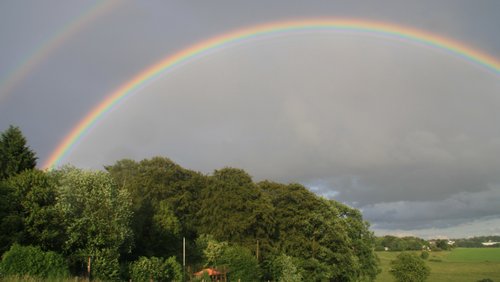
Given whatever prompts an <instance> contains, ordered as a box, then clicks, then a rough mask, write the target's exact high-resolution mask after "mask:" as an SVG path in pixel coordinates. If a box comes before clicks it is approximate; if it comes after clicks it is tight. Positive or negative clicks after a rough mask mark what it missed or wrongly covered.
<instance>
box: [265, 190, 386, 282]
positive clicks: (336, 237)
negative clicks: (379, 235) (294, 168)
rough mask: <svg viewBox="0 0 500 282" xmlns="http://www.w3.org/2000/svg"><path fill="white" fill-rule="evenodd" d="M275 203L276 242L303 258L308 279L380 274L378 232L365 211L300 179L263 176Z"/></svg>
mask: <svg viewBox="0 0 500 282" xmlns="http://www.w3.org/2000/svg"><path fill="white" fill-rule="evenodd" d="M259 186H260V188H261V189H262V190H263V191H264V192H265V193H266V194H267V195H268V196H269V198H270V199H271V202H272V205H273V206H274V212H273V218H274V219H275V221H276V223H277V229H278V230H277V240H276V243H275V245H276V248H277V249H278V252H279V253H286V254H287V255H291V256H293V257H297V258H301V260H302V262H301V268H302V269H303V272H302V274H303V277H304V279H305V280H307V281H322V280H342V281H350V280H356V279H358V278H366V279H374V278H375V276H376V275H377V273H378V272H379V269H378V267H377V258H376V256H375V254H374V252H373V248H374V236H373V234H372V233H371V232H370V231H369V230H368V225H367V223H365V222H363V220H362V217H361V214H360V213H359V211H356V210H354V209H351V208H349V207H347V206H345V205H342V204H340V203H337V202H335V201H330V200H326V199H323V198H320V197H318V196H316V195H314V194H313V193H312V192H310V191H308V190H307V189H306V188H305V187H303V186H302V185H299V184H291V185H283V184H278V183H273V182H268V181H265V182H262V183H260V184H259Z"/></svg>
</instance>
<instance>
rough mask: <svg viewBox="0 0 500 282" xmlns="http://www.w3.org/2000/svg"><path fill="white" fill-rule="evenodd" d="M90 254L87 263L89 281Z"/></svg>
mask: <svg viewBox="0 0 500 282" xmlns="http://www.w3.org/2000/svg"><path fill="white" fill-rule="evenodd" d="M90 262H91V260H90V256H89V260H88V263H87V275H88V278H89V281H90Z"/></svg>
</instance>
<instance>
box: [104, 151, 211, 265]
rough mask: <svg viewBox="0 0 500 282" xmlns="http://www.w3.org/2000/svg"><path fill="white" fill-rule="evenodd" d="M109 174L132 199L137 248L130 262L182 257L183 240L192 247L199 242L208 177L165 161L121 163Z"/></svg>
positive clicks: (160, 158) (124, 161) (192, 259)
mask: <svg viewBox="0 0 500 282" xmlns="http://www.w3.org/2000/svg"><path fill="white" fill-rule="evenodd" d="M106 170H107V171H108V172H109V174H110V175H111V177H112V178H113V180H115V182H116V183H117V184H118V186H119V187H121V188H122V189H125V190H127V191H128V192H129V194H130V195H131V197H132V201H133V202H132V210H133V217H132V225H131V226H132V230H133V232H134V246H135V247H134V251H133V253H132V254H131V256H130V259H132V260H135V259H137V258H138V257H140V256H146V257H151V256H157V257H169V256H172V255H178V256H180V255H181V253H179V250H181V244H179V242H181V240H180V238H181V237H186V241H187V242H188V244H191V243H190V242H194V241H195V239H196V237H197V228H196V224H195V222H196V221H197V218H196V212H197V211H198V210H199V201H198V199H199V193H200V191H201V190H202V187H203V186H204V185H205V177H204V176H202V175H201V174H200V173H196V172H193V171H190V170H187V169H184V168H182V167H180V166H179V165H177V164H175V163H174V162H173V161H171V160H170V159H168V158H163V157H155V158H152V159H149V160H142V161H140V162H136V161H133V160H121V161H118V162H116V163H115V164H114V165H112V166H107V167H106ZM180 223H182V224H180ZM181 234H182V236H181ZM189 247H190V246H188V248H189ZM192 255H193V254H192V253H188V261H194V260H195V258H193V257H191V256H192Z"/></svg>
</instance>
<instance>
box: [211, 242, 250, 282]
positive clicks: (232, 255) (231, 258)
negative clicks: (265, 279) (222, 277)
mask: <svg viewBox="0 0 500 282" xmlns="http://www.w3.org/2000/svg"><path fill="white" fill-rule="evenodd" d="M220 265H227V266H229V269H230V272H229V276H230V279H231V281H238V279H240V280H241V281H259V280H260V268H259V263H258V262H257V259H256V258H255V256H254V255H252V252H251V251H250V250H248V249H247V248H244V247H241V246H237V245H235V246H228V247H226V248H225V249H224V251H223V255H222V257H221V258H220Z"/></svg>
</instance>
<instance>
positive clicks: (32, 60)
mask: <svg viewBox="0 0 500 282" xmlns="http://www.w3.org/2000/svg"><path fill="white" fill-rule="evenodd" d="M118 3H120V2H119V1H117V0H114V1H100V2H97V3H96V4H94V5H92V6H91V7H90V8H88V9H86V10H85V11H84V12H82V13H81V14H80V15H79V16H78V17H76V18H75V19H72V20H71V21H70V22H68V23H66V24H65V25H63V27H62V28H60V29H59V30H57V31H56V32H55V33H54V34H53V35H52V36H51V37H49V38H48V39H47V40H45V41H44V42H43V43H42V44H40V45H39V46H37V47H36V48H35V49H34V50H33V51H32V52H31V54H30V55H29V56H27V57H26V58H25V59H24V60H22V61H21V62H20V63H19V64H18V65H17V66H16V67H15V68H14V69H13V70H11V71H10V72H9V73H8V74H7V75H6V76H5V77H4V78H3V79H2V80H0V100H2V98H5V97H7V95H8V94H9V93H10V92H11V91H12V90H13V89H14V88H15V87H16V86H17V85H18V84H19V83H20V82H21V81H22V80H23V79H24V78H25V77H26V76H27V75H28V74H29V73H30V72H32V71H33V70H34V69H35V68H36V67H37V66H38V65H40V63H42V62H43V61H44V60H45V59H46V58H47V57H49V56H50V54H51V53H53V52H54V51H55V50H57V47H59V46H61V45H63V43H64V42H66V41H67V40H68V39H69V38H71V37H72V36H73V35H74V34H77V33H78V32H79V31H80V30H82V29H83V28H84V27H85V26H87V25H88V24H89V23H91V22H93V21H94V20H95V19H96V18H98V17H100V16H101V15H103V14H105V13H107V12H109V11H111V9H112V8H113V7H114V6H115V5H117V4H118Z"/></svg>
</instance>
